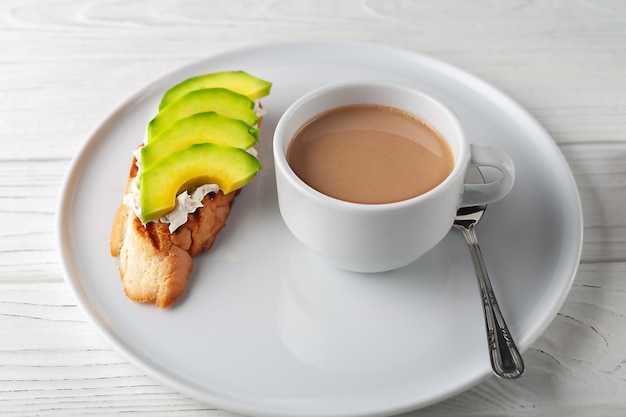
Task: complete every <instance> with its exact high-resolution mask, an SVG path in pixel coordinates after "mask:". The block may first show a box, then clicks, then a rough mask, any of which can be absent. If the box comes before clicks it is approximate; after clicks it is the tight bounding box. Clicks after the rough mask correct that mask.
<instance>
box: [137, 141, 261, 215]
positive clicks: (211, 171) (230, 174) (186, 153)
mask: <svg viewBox="0 0 626 417" xmlns="http://www.w3.org/2000/svg"><path fill="white" fill-rule="evenodd" d="M259 169H261V163H260V162H259V161H258V160H257V159H256V158H255V157H254V156H252V155H250V154H249V153H248V152H246V151H244V150H243V149H240V148H235V147H231V146H220V145H215V144H212V143H200V144H196V145H191V146H189V147H187V148H184V149H181V150H179V151H176V152H174V153H172V154H170V155H169V156H167V157H165V158H163V159H161V160H160V161H158V162H157V163H156V164H154V165H153V166H152V167H151V168H150V169H148V170H146V171H144V172H143V173H142V174H141V177H140V179H139V181H140V183H139V193H140V198H141V221H142V222H143V223H147V222H149V221H152V220H156V219H158V218H160V217H162V216H163V215H165V214H167V213H169V212H170V211H172V210H173V209H174V207H175V205H176V196H177V195H178V194H179V193H180V192H182V191H184V190H190V189H193V188H195V187H198V186H200V185H203V184H217V185H218V186H219V187H220V190H222V192H223V193H224V194H228V193H230V192H232V191H234V190H238V189H239V188H241V187H243V186H244V185H246V184H247V183H248V182H249V181H250V180H251V179H252V178H254V176H255V175H256V173H257V171H258V170H259Z"/></svg>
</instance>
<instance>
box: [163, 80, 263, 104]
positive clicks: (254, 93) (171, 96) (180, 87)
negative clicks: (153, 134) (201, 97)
mask: <svg viewBox="0 0 626 417" xmlns="http://www.w3.org/2000/svg"><path fill="white" fill-rule="evenodd" d="M214 87H222V88H227V89H229V90H232V91H234V92H236V93H239V94H243V95H244V96H246V97H248V98H249V99H250V100H258V99H260V98H261V97H265V96H266V95H268V94H269V93H270V89H271V88H272V83H270V82H268V81H265V80H262V79H260V78H257V77H255V76H253V75H250V74H248V73H247V72H244V71H224V72H215V73H212V74H204V75H199V76H197V77H193V78H189V79H187V80H185V81H183V82H181V83H179V84H177V85H175V86H174V87H172V88H170V89H169V90H167V91H166V92H165V94H164V95H163V98H162V99H161V104H159V110H161V109H163V108H165V107H166V106H167V105H168V104H170V103H172V102H174V101H175V100H176V99H178V98H179V97H181V96H183V95H185V94H187V93H189V92H190V91H194V90H200V89H204V88H214Z"/></svg>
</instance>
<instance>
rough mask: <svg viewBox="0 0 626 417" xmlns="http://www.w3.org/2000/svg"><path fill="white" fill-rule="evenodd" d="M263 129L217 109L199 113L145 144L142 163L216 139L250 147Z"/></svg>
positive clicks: (212, 141) (151, 162)
mask: <svg viewBox="0 0 626 417" xmlns="http://www.w3.org/2000/svg"><path fill="white" fill-rule="evenodd" d="M258 138H259V129H257V128H255V127H251V126H248V125H247V124H246V123H245V122H243V121H241V120H237V119H231V118H230V117H224V116H220V115H219V114H217V113H215V112H205V113H197V114H194V115H192V116H189V117H185V118H183V119H180V120H178V121H176V122H174V123H173V124H172V125H170V127H168V128H167V129H165V130H163V131H161V133H159V134H158V135H156V136H155V137H154V138H152V139H151V140H149V141H148V144H147V145H145V146H143V147H142V148H141V164H142V166H143V169H144V170H148V169H150V167H152V165H154V164H155V163H156V162H157V161H159V160H161V159H163V158H165V157H167V156H168V155H169V154H171V153H173V152H175V151H178V150H181V149H183V148H186V147H188V146H190V145H194V144H196V143H204V142H209V143H214V144H216V145H223V146H233V147H235V148H242V149H249V148H251V147H252V146H254V145H255V144H256V143H257V142H258Z"/></svg>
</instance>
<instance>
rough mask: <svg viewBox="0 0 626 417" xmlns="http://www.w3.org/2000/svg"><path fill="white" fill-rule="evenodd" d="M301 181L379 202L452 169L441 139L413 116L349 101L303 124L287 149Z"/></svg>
mask: <svg viewBox="0 0 626 417" xmlns="http://www.w3.org/2000/svg"><path fill="white" fill-rule="evenodd" d="M286 156H287V162H288V163H289V165H290V167H291V169H293V171H294V172H295V173H296V175H298V177H300V178H301V179H302V180H303V181H304V182H305V183H307V184H308V185H309V186H311V187H312V188H314V189H316V190H317V191H319V192H321V193H323V194H326V195H328V196H330V197H334V198H337V199H340V200H344V201H349V202H354V203H362V204H383V203H393V202H397V201H402V200H407V199H410V198H413V197H416V196H419V195H421V194H424V193H426V192H428V191H430V190H432V189H433V188H435V187H436V186H437V185H438V184H440V183H441V182H442V181H443V180H444V179H445V178H446V177H447V176H448V175H449V174H450V172H452V169H453V166H454V156H453V155H452V151H451V150H450V147H449V145H448V143H447V142H446V140H445V139H444V138H443V137H442V136H441V135H440V134H439V133H438V132H437V131H435V130H434V129H432V128H431V127H430V126H428V125H427V124H426V123H425V122H423V121H422V120H420V119H419V118H417V117H416V116H414V115H411V114H409V113H407V112H404V111H402V110H399V109H395V108H391V107H386V106H378V105H361V104H357V105H350V106H345V107H339V108H336V109H333V110H330V111H327V112H325V113H323V114H321V115H319V116H317V117H316V118H314V119H312V120H310V121H309V122H308V123H306V124H305V125H304V126H303V127H302V128H301V129H300V130H299V131H298V132H297V133H296V135H295V136H294V138H293V140H292V141H291V143H290V145H289V147H288V149H287V155H286Z"/></svg>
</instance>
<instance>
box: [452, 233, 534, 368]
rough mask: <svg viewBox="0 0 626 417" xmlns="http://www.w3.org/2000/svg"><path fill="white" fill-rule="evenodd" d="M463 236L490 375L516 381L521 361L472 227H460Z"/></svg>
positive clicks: (522, 363)
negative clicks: (477, 291) (471, 265)
mask: <svg viewBox="0 0 626 417" xmlns="http://www.w3.org/2000/svg"><path fill="white" fill-rule="evenodd" d="M462 231H463V236H465V240H466V241H467V243H468V245H469V247H470V252H471V254H472V260H473V261H474V267H475V268H476V275H477V277H478V285H479V287H480V294H481V298H482V302H483V312H484V313H485V325H486V327H487V339H488V342H489V359H490V360H491V368H492V369H493V372H494V373H495V374H496V375H497V376H499V377H501V378H506V379H513V378H518V377H519V376H521V375H522V373H523V372H524V361H523V360H522V356H521V355H520V353H519V350H517V346H516V345H515V341H514V340H513V337H512V336H511V333H510V332H509V328H508V327H507V325H506V322H505V321H504V317H503V316H502V312H501V311H500V307H499V306H498V301H497V300H496V295H495V294H494V292H493V288H492V286H491V281H490V280H489V274H488V273H487V267H486V266H485V261H484V259H483V255H482V253H481V251H480V246H479V245H478V239H477V238H476V233H475V231H474V227H473V225H472V226H470V227H467V228H463V229H462Z"/></svg>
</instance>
